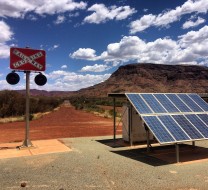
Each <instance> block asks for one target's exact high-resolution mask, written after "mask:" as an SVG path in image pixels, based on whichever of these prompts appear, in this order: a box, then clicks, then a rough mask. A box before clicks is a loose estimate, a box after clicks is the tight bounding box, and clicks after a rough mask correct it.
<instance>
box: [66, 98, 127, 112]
mask: <svg viewBox="0 0 208 190" xmlns="http://www.w3.org/2000/svg"><path fill="white" fill-rule="evenodd" d="M69 100H70V103H71V104H72V105H73V106H74V107H75V109H79V110H85V111H89V112H99V113H104V112H106V110H105V109H103V108H101V107H100V106H113V100H112V98H107V97H106V98H89V97H84V96H79V97H77V96H73V97H69ZM122 105H123V100H117V101H116V107H121V106H122ZM107 112H108V114H109V115H111V116H112V115H113V109H111V110H108V111H107Z"/></svg>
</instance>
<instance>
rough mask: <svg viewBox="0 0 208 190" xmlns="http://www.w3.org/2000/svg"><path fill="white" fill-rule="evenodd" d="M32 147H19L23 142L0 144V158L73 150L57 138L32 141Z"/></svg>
mask: <svg viewBox="0 0 208 190" xmlns="http://www.w3.org/2000/svg"><path fill="white" fill-rule="evenodd" d="M32 144H33V146H32V147H28V148H27V147H24V148H19V147H20V146H21V145H22V143H4V144H0V159H4V158H15V157H22V156H32V155H40V154H50V153H57V152H68V151H71V149H70V148H69V147H67V146H66V145H64V144H63V143H61V142H60V141H59V140H57V139H51V140H37V141H32Z"/></svg>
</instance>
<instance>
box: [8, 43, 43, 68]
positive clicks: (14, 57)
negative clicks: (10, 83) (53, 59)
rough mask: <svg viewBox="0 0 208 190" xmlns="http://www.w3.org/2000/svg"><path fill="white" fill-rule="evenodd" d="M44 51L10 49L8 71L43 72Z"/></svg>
mask: <svg viewBox="0 0 208 190" xmlns="http://www.w3.org/2000/svg"><path fill="white" fill-rule="evenodd" d="M45 59H46V53H45V51H44V50H36V49H29V48H15V47H13V48H10V69H14V70H22V71H45V62H46V61H45Z"/></svg>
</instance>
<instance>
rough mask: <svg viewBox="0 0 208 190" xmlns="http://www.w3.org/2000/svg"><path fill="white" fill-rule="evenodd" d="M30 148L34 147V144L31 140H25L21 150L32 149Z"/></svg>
mask: <svg viewBox="0 0 208 190" xmlns="http://www.w3.org/2000/svg"><path fill="white" fill-rule="evenodd" d="M30 147H34V146H33V144H32V142H31V141H30V140H29V139H25V140H24V142H23V144H22V146H20V147H19V148H20V149H21V148H30Z"/></svg>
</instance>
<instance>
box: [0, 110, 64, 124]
mask: <svg viewBox="0 0 208 190" xmlns="http://www.w3.org/2000/svg"><path fill="white" fill-rule="evenodd" d="M59 109H60V107H57V108H55V109H54V110H53V111H57V110H59ZM49 113H51V111H49V112H44V113H35V114H32V115H33V118H32V120H37V119H40V118H41V117H43V116H44V115H47V114H49ZM24 120H25V117H24V116H17V117H7V118H0V123H12V122H18V121H24Z"/></svg>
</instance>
